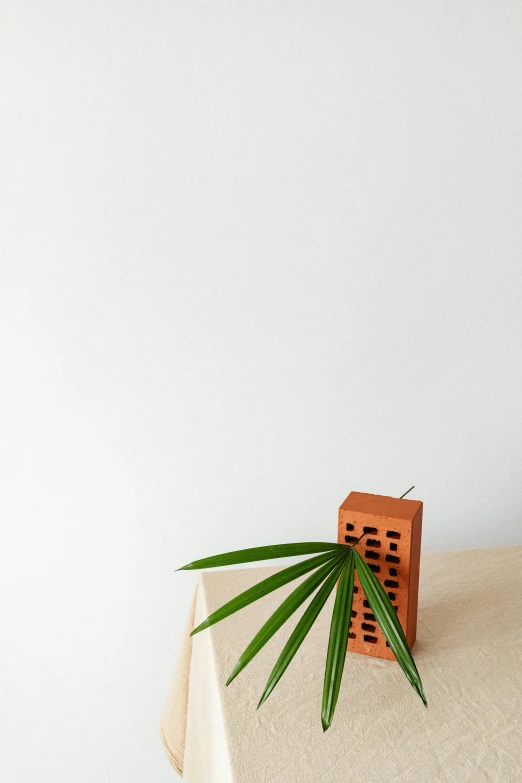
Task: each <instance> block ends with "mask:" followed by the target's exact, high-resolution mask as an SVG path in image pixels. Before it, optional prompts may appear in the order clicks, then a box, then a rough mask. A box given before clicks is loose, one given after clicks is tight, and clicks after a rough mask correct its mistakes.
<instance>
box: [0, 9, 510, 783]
mask: <svg viewBox="0 0 522 783" xmlns="http://www.w3.org/2000/svg"><path fill="white" fill-rule="evenodd" d="M1 17H2V21H1V27H2V33H1V37H2V40H1V45H0V51H1V58H2V67H1V73H2V82H3V83H2V96H3V99H4V100H3V111H2V122H1V124H0V145H1V147H0V149H1V152H2V161H3V162H2V174H1V186H0V191H1V199H2V203H1V214H2V224H3V227H2V231H1V236H0V243H1V244H0V252H1V273H0V274H1V303H0V318H1V338H0V339H1V342H2V363H3V367H4V373H3V380H2V385H1V392H0V394H1V396H2V435H1V455H2V457H1V476H2V482H1V484H2V490H1V495H0V507H1V519H2V547H1V567H0V596H1V598H0V600H1V602H2V604H3V607H2V613H3V616H4V618H7V627H6V626H4V628H3V631H2V642H1V653H0V656H1V659H2V660H1V664H0V678H1V679H2V681H3V682H2V684H1V687H2V697H1V698H2V704H3V707H2V717H1V718H0V721H1V725H0V733H1V736H2V752H1V754H0V777H1V778H2V780H5V781H6V783H30V782H31V783H32V781H35V780H38V781H40V782H41V783H65V782H66V783H71V781H74V783H105V781H107V782H108V783H144V782H145V781H150V782H151V783H152V782H154V783H160V782H162V781H165V783H166V782H167V781H169V780H173V779H174V774H173V773H172V771H171V770H170V767H168V765H167V762H166V760H165V759H164V757H163V751H162V749H161V746H160V743H159V732H158V722H159V715H160V712H161V709H162V705H163V700H164V697H165V695H166V690H167V687H168V683H169V679H170V675H171V671H172V667H173V662H174V658H175V654H176V651H177V647H178V644H179V639H180V631H181V628H182V624H183V622H184V616H185V613H186V609H187V604H188V600H189V595H190V592H191V590H192V588H193V585H194V583H195V578H196V577H195V576H194V575H191V574H174V568H176V567H177V566H179V565H181V564H182V563H184V562H186V561H188V560H191V559H193V558H195V557H197V556H203V555H207V554H212V553H217V552H219V551H223V550H227V549H232V548H239V547H243V546H249V545H257V544H263V543H272V542H286V541H289V540H309V539H333V538H334V537H335V535H336V509H337V507H338V505H339V503H340V502H341V501H342V500H343V499H344V497H345V496H346V494H347V493H348V492H349V491H350V490H351V489H358V490H362V491H370V492H372V491H373V492H378V493H383V494H393V495H400V494H401V493H402V492H403V491H404V490H405V489H407V488H408V487H409V486H410V484H416V485H417V489H416V490H415V492H414V493H413V496H414V497H419V498H421V499H423V500H424V501H425V535H424V545H425V548H426V549H430V550H437V549H439V550H442V549H455V548H468V547H486V546H501V545H506V544H514V543H522V533H521V510H520V509H521V501H522V490H521V482H520V469H521V465H522V406H521V403H520V397H521V395H520V387H521V381H522V369H521V347H522V345H521V343H522V340H521V338H522V327H521V288H522V267H521V259H520V250H521V240H522V229H521V225H522V223H521V220H520V216H521V208H522V177H521V173H522V169H521V158H522V146H521V141H522V135H521V133H522V125H521V120H522V108H521V107H522V102H521V98H522V95H521V92H522V60H521V58H520V40H521V38H520V37H521V34H522V8H521V6H520V5H519V4H518V3H516V2H514V0H510V2H498V1H496V2H493V1H491V2H486V1H485V0H480V1H479V2H477V0H473V1H472V0H464V2H459V3H454V2H451V1H450V0H443V1H442V2H441V0H437V1H436V2H435V1H434V0H432V2H428V3H420V4H419V3H417V2H414V0H409V1H408V2H400V1H399V2H394V3H388V2H383V1H382V0H381V1H380V2H375V1H374V2H372V1H371V0H370V2H364V3H363V2H358V3H354V2H340V1H339V0H314V1H313V2H308V3H303V2H293V1H290V0H289V1H286V0H284V2H282V3H281V2H253V1H249V0H243V1H242V2H239V0H229V1H228V2H219V0H217V2H216V0H212V2H211V1H210V0H205V2H198V1H197V0H182V1H179V0H170V2H166V1H164V2H160V1H159V0H148V1H147V2H144V1H143V0H142V2H135V1H134V2H128V0H127V1H126V2H123V1H122V0H105V1H104V2H88V3H80V2H71V0H67V2H66V1H65V0H63V2H50V3H40V4H36V3H26V2H22V0H16V1H14V0H13V1H12V2H9V1H6V0H4V1H3V2H2V3H1Z"/></svg>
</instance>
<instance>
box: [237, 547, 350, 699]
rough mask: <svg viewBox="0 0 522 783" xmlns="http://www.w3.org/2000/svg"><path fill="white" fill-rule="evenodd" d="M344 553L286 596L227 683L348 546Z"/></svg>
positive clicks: (260, 647)
mask: <svg viewBox="0 0 522 783" xmlns="http://www.w3.org/2000/svg"><path fill="white" fill-rule="evenodd" d="M343 550H344V551H343V552H342V554H340V555H338V556H337V557H334V558H333V559H332V560H330V561H329V562H328V563H325V565H323V566H321V567H320V568H318V569H317V571H315V573H313V574H311V576H309V577H308V578H307V579H305V581H304V582H302V583H301V584H300V585H299V586H298V587H296V589H295V590H293V591H292V592H291V593H290V595H289V596H288V598H286V599H285V600H284V601H283V603H282V604H281V606H280V607H279V608H278V609H276V611H275V612H274V614H273V615H272V616H271V617H270V618H269V619H268V620H267V621H266V623H265V624H264V625H263V627H262V628H261V630H260V631H258V633H257V634H256V635H255V636H254V638H253V639H252V641H251V642H250V644H249V645H248V647H247V648H246V650H245V651H244V653H243V654H242V655H241V657H240V658H239V660H238V662H237V663H236V665H235V667H234V670H233V671H232V674H231V675H230V677H229V678H228V680H227V685H230V683H231V682H232V680H233V679H235V677H237V675H238V674H239V673H240V672H241V671H242V670H243V669H244V668H245V666H247V665H248V664H249V663H250V661H251V660H252V658H254V656H256V655H257V653H258V652H259V651H260V650H261V649H262V648H263V647H264V646H265V644H266V643H267V642H268V641H269V640H270V639H271V638H272V636H273V635H274V634H275V633H276V631H278V630H279V628H281V626H282V625H283V624H284V623H285V622H286V621H287V620H288V618H289V617H290V616H291V615H292V614H293V613H294V612H295V611H296V610H297V609H298V608H299V607H300V606H301V604H302V603H303V602H304V601H306V599H307V598H308V597H309V596H310V595H311V594H312V593H313V592H314V590H316V589H317V588H318V587H319V585H320V584H321V582H323V581H324V580H325V579H326V577H327V576H328V575H329V574H330V572H331V571H332V570H333V569H334V568H335V567H336V566H337V565H338V563H339V560H344V559H345V558H346V557H347V555H346V554H345V551H346V547H343Z"/></svg>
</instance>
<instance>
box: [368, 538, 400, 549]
mask: <svg viewBox="0 0 522 783" xmlns="http://www.w3.org/2000/svg"><path fill="white" fill-rule="evenodd" d="M380 545H381V542H380V541H379V540H378V539H377V538H369V539H368V540H367V541H366V546H374V547H377V548H378V547H380ZM395 546H397V544H395ZM390 549H391V547H390Z"/></svg>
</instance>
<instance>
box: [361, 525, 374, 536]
mask: <svg viewBox="0 0 522 783" xmlns="http://www.w3.org/2000/svg"><path fill="white" fill-rule="evenodd" d="M376 532H377V528H376V527H363V533H368V534H369V535H370V536H374V535H375V534H376Z"/></svg>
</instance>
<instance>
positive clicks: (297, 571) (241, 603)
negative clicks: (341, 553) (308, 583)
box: [191, 551, 336, 636]
mask: <svg viewBox="0 0 522 783" xmlns="http://www.w3.org/2000/svg"><path fill="white" fill-rule="evenodd" d="M334 557H336V554H335V552H333V551H330V552H327V553H326V554H322V555H317V556H316V557H311V558H310V559H309V560H303V561H302V562H300V563H296V565H292V566H289V567H288V568H284V569H283V570H282V571H278V573H277V574H273V575H272V576H269V577H268V578H267V579H263V581H262V582H259V583H258V584H257V585H254V586H253V587H249V588H248V590H245V591H244V592H243V593H240V594H239V595H238V596H236V597H235V598H233V599H232V600H231V601H228V603H226V604H224V605H223V606H222V607H221V608H220V609H217V610H216V611H215V612H212V614H211V615H209V616H208V617H207V619H206V620H203V622H202V623H201V624H200V625H198V627H197V628H194V630H193V631H192V633H191V636H194V634H196V633H199V632H200V631H204V630H205V628H209V627H210V626H211V625H215V623H219V622H220V621H221V620H224V619H225V617H229V616H230V615H231V614H234V612H238V611H239V610H240V609H243V608H244V607H245V606H248V605H249V604H251V603H253V602H254V601H257V600H258V599H259V598H263V596H265V595H268V593H271V592H273V591H274V590H277V589H278V588H280V587H282V586H283V585H286V584H288V582H292V581H293V580H294V579H299V577H300V576H304V574H307V573H308V572H309V571H312V570H313V569H314V568H318V567H319V566H321V565H324V563H328V562H329V561H330V560H332V559H333V558H334Z"/></svg>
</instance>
